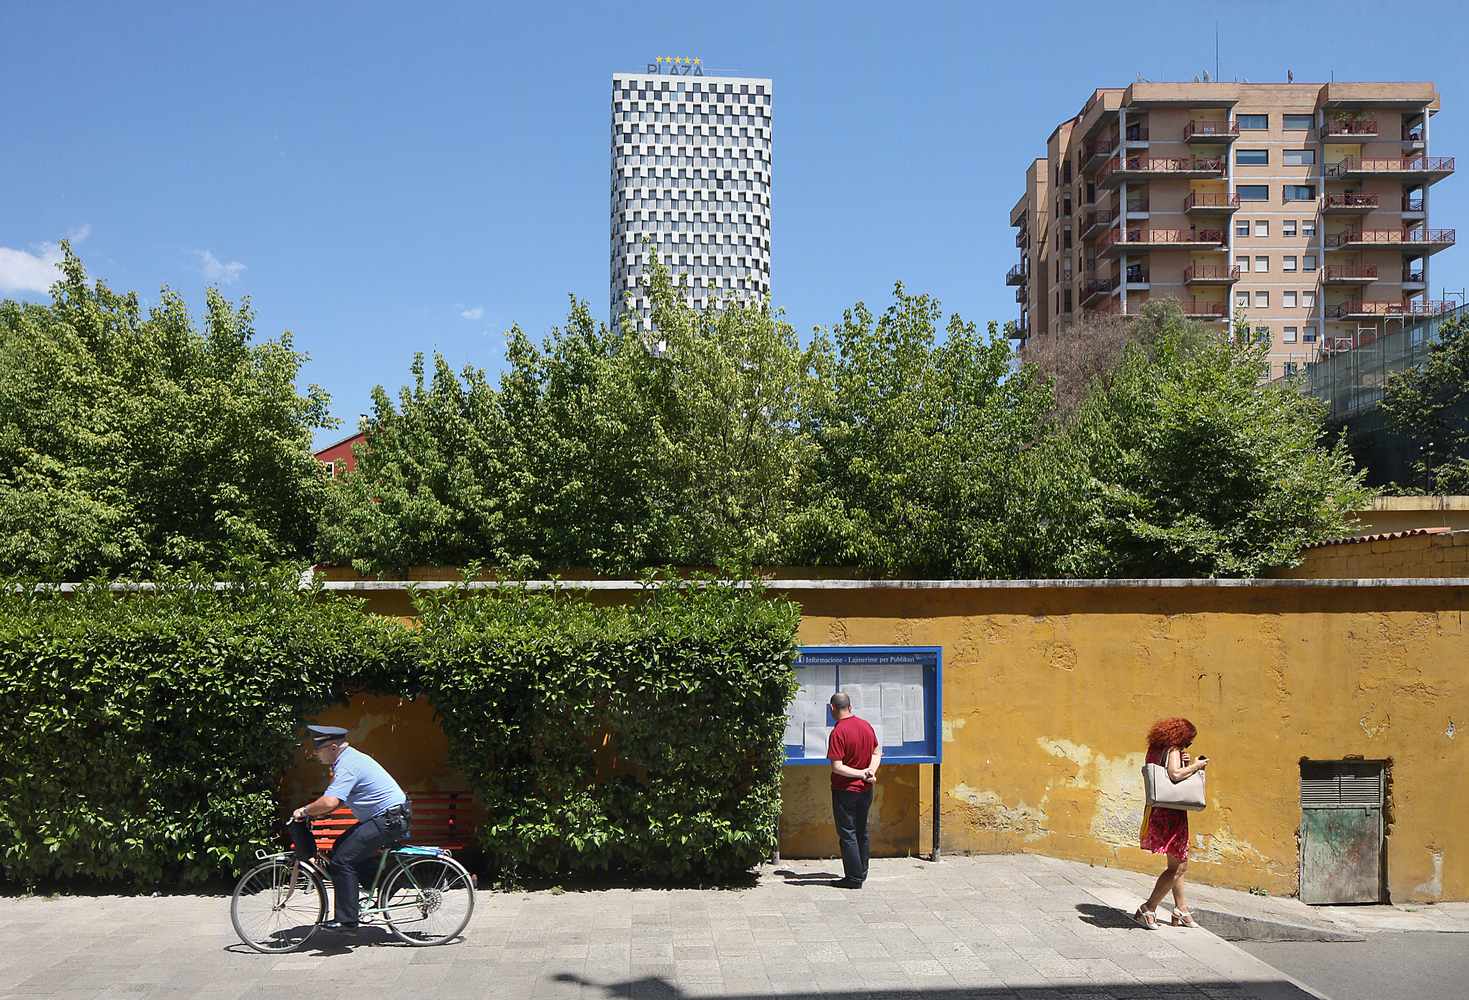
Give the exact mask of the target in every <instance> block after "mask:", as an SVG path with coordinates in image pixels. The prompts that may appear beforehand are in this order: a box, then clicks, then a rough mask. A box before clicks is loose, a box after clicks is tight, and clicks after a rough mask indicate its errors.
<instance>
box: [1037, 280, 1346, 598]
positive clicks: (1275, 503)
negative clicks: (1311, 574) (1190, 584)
mask: <svg viewBox="0 0 1469 1000" xmlns="http://www.w3.org/2000/svg"><path fill="white" fill-rule="evenodd" d="M1149 323H1150V324H1151V326H1150V328H1149V330H1148V331H1147V332H1146V335H1145V336H1143V337H1142V338H1140V340H1139V341H1136V342H1132V343H1129V344H1128V345H1127V347H1126V348H1125V350H1124V353H1123V357H1122V360H1121V361H1120V363H1119V364H1118V365H1117V367H1115V368H1114V369H1112V370H1111V371H1110V372H1109V373H1108V377H1107V378H1106V380H1105V381H1103V380H1101V379H1097V380H1095V381H1094V382H1093V390H1092V392H1091V393H1090V394H1089V395H1088V397H1087V399H1086V401H1085V402H1084V403H1083V404H1082V406H1081V407H1080V408H1079V410H1078V411H1077V412H1076V414H1075V416H1074V417H1073V418H1072V419H1071V420H1070V421H1068V422H1067V423H1066V424H1065V429H1064V433H1061V434H1058V435H1056V437H1055V438H1053V439H1052V442H1051V445H1050V459H1049V461H1050V463H1051V464H1052V465H1053V467H1057V468H1069V469H1080V470H1085V482H1082V483H1079V484H1078V487H1079V488H1078V489H1077V490H1076V491H1075V492H1074V493H1073V502H1072V503H1071V504H1070V506H1069V508H1068V509H1067V511H1066V513H1065V515H1064V516H1065V518H1066V520H1067V521H1068V528H1067V534H1068V536H1069V537H1070V539H1071V540H1072V542H1071V544H1072V551H1071V553H1070V555H1069V557H1068V561H1069V565H1070V566H1071V567H1072V569H1073V571H1074V572H1078V573H1080V574H1082V575H1086V576H1095V577H1112V576H1128V577H1219V576H1224V577H1253V576H1258V575H1260V574H1261V573H1262V572H1263V571H1264V570H1266V569H1268V568H1270V567H1273V566H1288V565H1294V564H1295V563H1296V562H1298V561H1299V557H1298V555H1297V552H1298V551H1299V549H1300V546H1301V545H1303V544H1305V543H1308V542H1312V541H1316V540H1318V539H1321V538H1323V537H1328V536H1330V535H1332V534H1339V533H1341V532H1342V531H1343V530H1345V528H1346V527H1347V522H1348V516H1349V512H1351V511H1353V510H1356V509H1359V508H1360V506H1361V505H1362V504H1363V503H1364V502H1365V500H1366V498H1367V495H1368V491H1367V490H1366V489H1365V488H1364V487H1363V486H1362V484H1361V477H1360V475H1359V474H1356V473H1354V472H1353V471H1352V466H1351V462H1350V457H1349V455H1348V454H1347V452H1346V448H1345V445H1344V444H1343V443H1342V442H1338V443H1337V444H1336V446H1335V447H1332V448H1329V449H1328V448H1323V447H1320V446H1319V445H1318V443H1317V442H1318V440H1319V436H1320V433H1321V429H1322V427H1323V425H1324V421H1325V407H1324V406H1322V404H1320V403H1319V402H1318V401H1316V400H1314V399H1310V398H1308V397H1306V396H1303V395H1301V394H1300V393H1298V392H1296V391H1295V390H1294V389H1291V388H1288V387H1279V386H1273V385H1270V384H1262V383H1261V382H1260V371H1261V370H1262V367H1263V366H1264V364H1265V361H1266V356H1267V352H1268V346H1267V345H1266V344H1263V343H1257V344H1249V343H1244V342H1243V341H1242V340H1233V339H1225V338H1221V337H1214V336H1210V335H1208V334H1206V333H1204V332H1203V331H1202V329H1201V327H1200V326H1199V325H1198V324H1196V323H1193V322H1191V321H1189V320H1187V319H1186V318H1185V317H1184V316H1183V314H1182V311H1181V309H1180V307H1179V306H1178V305H1177V304H1176V303H1174V302H1172V301H1167V302H1166V303H1160V304H1159V305H1158V306H1156V307H1154V308H1153V309H1152V310H1151V311H1150V314H1149Z"/></svg>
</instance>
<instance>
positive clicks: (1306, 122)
mask: <svg viewBox="0 0 1469 1000" xmlns="http://www.w3.org/2000/svg"><path fill="white" fill-rule="evenodd" d="M1280 117H1281V119H1282V120H1281V127H1282V128H1284V129H1285V130H1286V131H1287V132H1309V131H1311V130H1312V129H1313V128H1315V127H1316V116H1315V115H1281V116H1280Z"/></svg>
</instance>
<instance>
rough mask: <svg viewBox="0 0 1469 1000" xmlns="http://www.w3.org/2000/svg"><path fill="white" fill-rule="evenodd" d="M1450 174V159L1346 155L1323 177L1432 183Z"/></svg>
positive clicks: (1451, 164) (1443, 157)
mask: <svg viewBox="0 0 1469 1000" xmlns="http://www.w3.org/2000/svg"><path fill="white" fill-rule="evenodd" d="M1453 172H1454V158H1453V157H1452V156H1378V157H1362V156H1348V157H1347V158H1346V159H1344V160H1342V161H1341V162H1340V163H1333V164H1332V165H1331V166H1329V167H1327V168H1326V170H1325V175H1326V176H1327V177H1334V178H1343V177H1370V176H1374V175H1379V174H1392V175H1394V176H1398V177H1411V178H1414V179H1416V180H1423V181H1426V182H1428V183H1429V184H1432V183H1433V182H1434V181H1440V180H1443V179H1444V178H1445V177H1447V176H1448V175H1449V174H1451V173H1453Z"/></svg>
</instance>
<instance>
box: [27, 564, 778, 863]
mask: <svg viewBox="0 0 1469 1000" xmlns="http://www.w3.org/2000/svg"><path fill="white" fill-rule="evenodd" d="M208 583H209V581H199V580H190V579H188V578H185V577H177V578H174V579H172V580H169V581H165V582H164V583H163V584H162V585H160V587H159V588H158V589H157V590H156V591H154V592H143V593H130V594H119V593H117V592H115V591H113V590H110V589H109V588H108V587H107V586H105V585H102V584H98V585H90V586H85V587H82V588H79V589H78V591H77V592H76V593H75V595H69V596H66V595H60V594H57V593H56V592H54V591H39V592H38V591H33V590H31V589H30V588H9V587H7V588H5V590H4V591H3V592H0V713H3V717H4V719H5V720H6V722H5V726H4V728H3V731H0V753H3V759H4V761H5V769H4V771H3V772H0V877H3V878H5V879H10V880H17V881H22V882H27V883H32V882H35V881H37V880H39V879H43V878H63V879H65V878H75V877H87V878H97V879H104V880H122V881H141V880H156V879H159V878H164V879H170V880H177V881H181V882H185V883H187V882H192V881H198V880H200V879H204V878H208V877H210V876H213V875H219V874H229V873H233V872H237V871H238V870H239V869H240V867H241V866H242V865H243V864H244V863H245V862H246V861H247V860H248V859H249V858H250V856H251V854H252V853H253V851H254V849H255V848H256V847H258V846H261V845H264V844H266V843H270V842H271V841H272V840H274V839H275V833H276V831H275V829H274V824H275V823H276V821H277V819H278V816H279V811H280V810H279V804H278V802H277V801H276V799H277V794H278V789H279V785H280V780H281V777H282V769H283V767H284V766H285V765H286V764H287V763H288V762H289V761H290V760H291V758H292V755H293V753H294V752H295V750H296V749H297V748H298V747H299V745H300V732H301V726H302V725H303V723H304V722H306V721H309V720H310V719H312V718H313V717H314V716H315V715H316V714H317V713H319V712H320V711H321V710H322V709H323V708H325V707H326V706H328V705H330V704H333V703H341V702H344V701H345V700H346V698H347V696H348V694H349V693H351V692H356V691H364V692H369V693H375V694H398V695H406V694H425V695H427V696H428V697H430V698H431V699H432V700H433V702H434V704H435V705H436V706H437V708H438V711H439V714H440V717H441V722H442V724H443V725H444V728H445V730H446V732H447V733H448V736H449V740H450V746H451V753H452V755H453V758H454V763H455V764H456V765H457V766H458V767H459V768H460V769H461V770H462V771H463V773H464V775H465V777H466V778H467V779H468V780H469V781H470V783H471V786H472V787H474V788H475V789H476V791H477V792H479V794H480V796H481V797H482V799H483V801H484V804H485V806H486V807H487V809H488V814H489V819H488V820H487V822H486V823H485V825H484V827H483V829H482V831H481V836H482V841H483V844H484V846H485V848H486V849H487V851H488V852H489V853H490V854H491V855H492V856H493V857H494V858H495V859H496V860H498V861H499V862H500V863H502V864H507V865H516V866H518V867H521V868H522V869H527V870H542V871H545V870H554V869H557V868H560V869H565V870H578V869H604V868H624V869H630V870H633V871H638V872H642V873H645V874H649V875H682V874H701V875H706V876H712V877H718V876H721V875H726V874H729V873H731V872H735V871H739V870H743V869H745V868H747V867H749V866H750V865H751V864H753V863H755V862H756V861H758V860H759V859H760V858H761V857H762V856H763V855H764V854H765V853H766V852H767V851H768V850H769V849H770V847H771V845H772V844H773V843H774V837H775V830H776V824H777V820H778V814H779V774H780V759H781V747H780V729H781V715H782V714H783V711H784V707H785V704H786V702H787V701H788V699H789V697H790V696H791V693H792V685H793V684H794V681H793V679H792V674H791V671H790V660H791V658H792V655H793V650H794V634H795V625H796V621H797V613H796V611H795V610H794V608H793V607H791V606H790V605H789V604H786V603H784V602H772V601H766V600H764V599H763V597H762V596H761V595H760V594H758V593H753V592H748V591H744V592H742V591H737V590H735V589H733V588H729V587H722V586H713V585H695V586H692V587H690V588H688V589H687V590H680V589H678V588H665V589H658V588H650V589H648V590H647V591H646V592H645V595H644V598H643V599H642V600H641V601H639V602H638V603H637V604H635V605H630V606H624V607H612V608H599V607H595V606H593V605H592V604H590V603H589V602H588V601H587V600H585V599H584V598H581V597H577V596H573V595H568V594H566V593H560V592H552V593H532V592H528V591H525V590H512V591H509V592H507V593H498V594H497V593H495V592H488V591H486V592H475V593H474V594H472V595H465V594H464V593H463V592H457V593H446V592H439V593H437V594H434V595H433V596H426V595H418V598H417V599H418V601H419V605H420V614H421V622H422V625H423V628H422V629H420V630H415V629H411V628H407V627H404V626H403V625H402V624H401V623H399V622H398V621H397V620H396V619H392V618H385V617H380V616H375V615H370V614H367V613H366V612H365V611H364V610H363V607H362V604H361V602H359V601H353V600H347V599H341V598H337V599H330V600H326V599H322V598H321V596H320V595H319V594H317V593H314V592H312V591H310V590H306V591H302V590H300V589H299V588H298V587H297V586H296V580H295V576H294V574H290V575H289V576H285V575H281V576H277V577H275V578H274V579H263V578H256V579H252V580H251V581H250V582H249V583H248V584H246V585H241V586H239V587H235V588H227V589H224V590H222V591H216V589H215V588H214V587H213V586H210V585H208ZM629 762H632V763H629ZM599 767H601V769H602V770H603V771H604V772H606V774H605V780H601V781H597V780H596V778H597V776H598V768H599Z"/></svg>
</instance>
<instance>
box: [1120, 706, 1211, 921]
mask: <svg viewBox="0 0 1469 1000" xmlns="http://www.w3.org/2000/svg"><path fill="white" fill-rule="evenodd" d="M1198 733H1199V731H1198V730H1197V729H1195V728H1194V724H1193V723H1192V722H1190V721H1188V720H1187V719H1159V720H1158V721H1157V722H1155V723H1153V728H1151V729H1149V730H1148V758H1147V761H1148V763H1149V764H1159V765H1161V766H1163V767H1165V768H1167V770H1168V777H1169V778H1171V779H1172V780H1174V781H1182V780H1183V779H1184V778H1187V777H1188V776H1189V775H1191V774H1193V773H1194V772H1195V771H1202V770H1203V769H1204V768H1206V767H1208V766H1209V758H1207V757H1200V758H1198V759H1197V760H1194V759H1193V758H1191V757H1190V756H1189V754H1188V748H1189V745H1190V744H1192V743H1193V741H1194V737H1195V736H1197V735H1198ZM1139 842H1140V846H1141V847H1142V849H1143V850H1145V851H1152V852H1153V853H1154V854H1166V855H1168V867H1167V868H1165V869H1164V870H1163V874H1161V875H1159V876H1158V883H1157V885H1155V886H1153V894H1152V895H1151V896H1149V897H1148V901H1147V902H1146V903H1144V904H1143V905H1142V906H1140V907H1138V911H1137V912H1136V913H1134V914H1133V915H1132V919H1134V920H1136V921H1137V922H1138V923H1140V924H1142V925H1143V926H1144V927H1146V928H1147V929H1148V930H1157V929H1158V920H1157V917H1156V916H1155V915H1154V913H1153V911H1154V910H1156V909H1157V908H1158V904H1159V903H1161V902H1163V897H1164V896H1166V895H1168V893H1169V892H1170V891H1172V893H1173V925H1174V926H1175V927H1197V926H1199V925H1198V924H1197V923H1196V922H1195V921H1194V918H1193V915H1192V914H1190V913H1189V912H1188V904H1187V903H1186V902H1185V901H1184V898H1183V874H1184V872H1186V871H1188V813H1186V812H1184V811H1183V810H1182V809H1165V808H1163V807H1162V806H1149V807H1148V808H1147V809H1146V810H1145V811H1144V812H1143V826H1142V830H1141V832H1140V833H1139Z"/></svg>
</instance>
